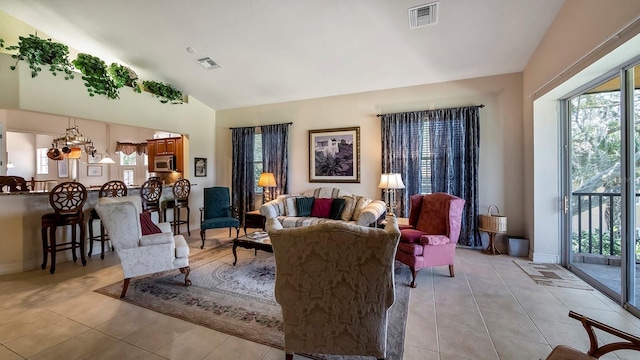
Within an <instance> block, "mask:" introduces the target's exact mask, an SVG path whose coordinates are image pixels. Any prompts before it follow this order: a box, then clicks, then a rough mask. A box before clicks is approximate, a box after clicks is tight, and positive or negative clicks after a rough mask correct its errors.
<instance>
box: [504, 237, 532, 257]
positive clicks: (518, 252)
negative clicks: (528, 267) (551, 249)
mask: <svg viewBox="0 0 640 360" xmlns="http://www.w3.org/2000/svg"><path fill="white" fill-rule="evenodd" d="M506 237H507V253H508V254H509V255H510V256H515V257H528V256H529V239H526V238H524V237H522V236H515V235H507V236H506Z"/></svg>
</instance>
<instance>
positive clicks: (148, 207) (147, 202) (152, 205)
mask: <svg viewBox="0 0 640 360" xmlns="http://www.w3.org/2000/svg"><path fill="white" fill-rule="evenodd" d="M161 195H162V182H160V180H159V179H155V178H149V180H147V181H145V182H144V183H142V187H140V197H141V198H142V211H146V212H149V213H152V212H157V213H158V222H162V214H161V213H160V196H161Z"/></svg>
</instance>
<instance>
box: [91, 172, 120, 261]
mask: <svg viewBox="0 0 640 360" xmlns="http://www.w3.org/2000/svg"><path fill="white" fill-rule="evenodd" d="M122 196H127V184H125V183H124V182H122V181H120V180H111V181H109V182H106V183H104V184H103V185H102V186H101V187H100V191H99V192H98V197H122ZM94 220H98V221H100V216H98V213H97V212H96V210H95V209H91V217H89V223H88V224H87V225H88V227H89V252H88V253H87V256H89V257H91V253H93V242H94V241H100V259H104V242H105V241H109V237H108V236H106V235H105V231H104V226H103V225H102V221H100V235H96V236H94V235H93V221H94ZM111 251H113V246H112V247H111Z"/></svg>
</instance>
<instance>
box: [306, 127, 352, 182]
mask: <svg viewBox="0 0 640 360" xmlns="http://www.w3.org/2000/svg"><path fill="white" fill-rule="evenodd" d="M309 182H318V183H359V182H360V127H347V128H335V129H318V130H309Z"/></svg>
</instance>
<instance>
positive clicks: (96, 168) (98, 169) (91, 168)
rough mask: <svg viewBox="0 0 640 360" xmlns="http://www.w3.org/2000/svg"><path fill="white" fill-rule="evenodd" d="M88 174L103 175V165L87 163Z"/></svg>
mask: <svg viewBox="0 0 640 360" xmlns="http://www.w3.org/2000/svg"><path fill="white" fill-rule="evenodd" d="M87 176H102V166H100V165H87Z"/></svg>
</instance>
